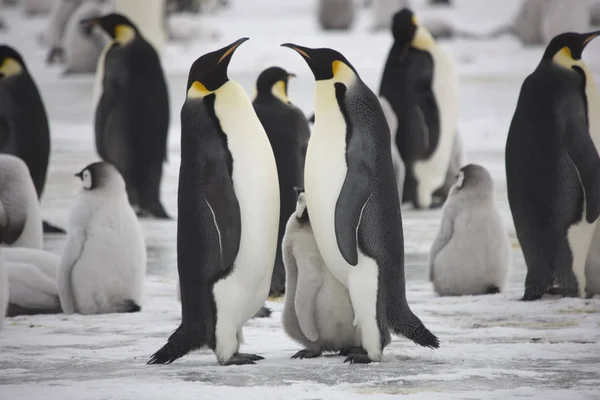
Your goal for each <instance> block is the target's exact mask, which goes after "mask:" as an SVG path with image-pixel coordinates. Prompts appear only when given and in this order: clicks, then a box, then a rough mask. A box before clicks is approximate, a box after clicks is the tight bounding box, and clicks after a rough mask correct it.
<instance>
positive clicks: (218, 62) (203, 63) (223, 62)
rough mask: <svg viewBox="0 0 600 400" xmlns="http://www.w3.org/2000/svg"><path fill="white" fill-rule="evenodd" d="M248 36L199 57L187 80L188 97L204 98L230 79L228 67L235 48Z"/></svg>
mask: <svg viewBox="0 0 600 400" xmlns="http://www.w3.org/2000/svg"><path fill="white" fill-rule="evenodd" d="M246 40H248V38H241V39H238V40H236V41H235V42H233V43H231V44H230V45H227V46H225V47H223V48H222V49H219V50H215V51H213V52H210V53H206V54H205V55H203V56H201V57H200V58H198V59H197V60H196V61H194V63H193V64H192V67H191V68H190V74H189V76H188V82H187V94H188V98H202V97H204V96H206V95H208V94H210V93H212V92H214V91H216V90H217V89H219V88H220V87H221V86H223V85H224V84H225V83H227V81H228V80H229V77H227V67H228V66H229V62H230V61H231V56H232V55H233V53H234V52H235V50H236V49H237V48H238V47H239V46H240V45H241V44H242V43H244V42H245V41H246Z"/></svg>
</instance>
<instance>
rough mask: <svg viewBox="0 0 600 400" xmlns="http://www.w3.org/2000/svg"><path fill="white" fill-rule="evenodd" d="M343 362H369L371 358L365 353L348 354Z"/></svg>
mask: <svg viewBox="0 0 600 400" xmlns="http://www.w3.org/2000/svg"><path fill="white" fill-rule="evenodd" d="M344 362H345V363H346V362H349V363H350V364H370V363H371V362H373V360H371V359H370V358H369V356H368V355H366V354H350V355H349V356H348V357H346V359H345V360H344Z"/></svg>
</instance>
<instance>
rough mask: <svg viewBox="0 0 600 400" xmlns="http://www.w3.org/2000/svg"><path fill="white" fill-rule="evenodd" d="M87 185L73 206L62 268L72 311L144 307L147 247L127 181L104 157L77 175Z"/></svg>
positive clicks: (66, 304)
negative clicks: (131, 201) (130, 197)
mask: <svg viewBox="0 0 600 400" xmlns="http://www.w3.org/2000/svg"><path fill="white" fill-rule="evenodd" d="M75 176H76V177H77V178H79V179H80V180H81V182H82V188H81V191H80V192H79V195H78V196H77V198H76V200H75V204H74V205H73V208H72V209H71V214H70V218H69V230H68V233H67V241H66V243H65V245H64V247H63V250H62V254H61V257H60V263H59V267H58V293H59V296H60V304H61V305H62V308H63V311H64V312H65V313H66V314H73V313H79V314H105V313H124V312H137V311H140V310H141V307H142V299H143V290H144V278H145V275H146V245H145V242H144V235H143V233H142V228H141V226H140V223H139V222H138V219H137V217H136V215H135V212H134V211H133V209H132V207H131V206H130V204H129V202H128V199H127V192H126V191H125V181H124V180H123V177H122V176H121V174H120V173H119V171H118V170H117V169H116V168H115V167H114V166H113V165H111V164H109V163H107V162H104V161H100V162H94V163H91V164H89V165H88V166H86V167H85V168H84V169H83V170H81V171H80V172H78V173H77V174H75Z"/></svg>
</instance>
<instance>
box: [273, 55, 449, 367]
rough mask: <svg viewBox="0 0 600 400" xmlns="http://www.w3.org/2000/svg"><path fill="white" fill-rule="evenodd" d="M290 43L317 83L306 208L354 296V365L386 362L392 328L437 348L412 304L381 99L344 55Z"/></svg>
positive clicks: (330, 261) (327, 256) (329, 260)
mask: <svg viewBox="0 0 600 400" xmlns="http://www.w3.org/2000/svg"><path fill="white" fill-rule="evenodd" d="M282 46H285V47H289V48H291V49H293V50H295V51H296V52H298V53H299V54H300V55H301V56H302V58H303V59H304V61H306V63H307V64H308V66H309V67H310V69H311V70H312V72H313V75H314V77H315V81H316V87H315V125H314V128H313V131H312V133H311V137H310V141H309V143H308V150H307V152H306V166H305V168H304V184H305V190H306V206H307V208H308V209H309V210H310V213H311V222H312V228H313V232H314V234H315V239H316V241H317V245H318V246H319V250H320V251H321V255H322V256H323V260H324V261H325V265H326V266H327V267H328V268H329V270H330V271H331V273H332V274H333V275H334V276H335V277H336V278H337V279H338V280H339V281H340V282H342V284H343V285H344V286H346V288H347V289H348V291H349V292H350V299H351V301H352V308H353V309H354V314H355V319H354V325H355V326H356V327H358V328H359V329H360V332H361V343H362V346H363V347H364V349H365V350H366V352H367V354H350V355H349V356H348V357H347V358H346V361H349V362H351V363H370V362H371V361H381V358H382V355H383V348H384V347H385V346H386V345H387V344H389V342H390V332H389V329H391V330H392V331H393V332H394V333H396V334H403V335H404V336H406V337H407V338H409V339H411V340H413V341H414V342H415V343H417V344H420V345H422V346H427V347H431V348H437V347H438V346H439V342H438V338H437V337H436V336H435V335H433V334H432V333H431V332H430V331H429V330H428V329H427V328H426V327H425V326H424V325H423V323H422V322H421V320H420V319H419V318H418V317H417V316H416V315H414V314H413V312H412V311H411V309H410V307H409V305H408V302H407V301H406V292H405V277H404V238H403V233H402V214H401V210H400V201H399V199H398V192H397V187H396V181H395V175H394V167H393V164H392V157H391V151H390V146H391V143H390V133H389V127H388V125H387V122H386V119H385V116H384V115H383V111H382V109H381V106H380V104H379V101H378V99H377V96H376V95H375V94H374V93H373V92H372V91H371V90H370V89H369V88H368V86H367V85H366V84H365V83H364V82H363V81H362V80H361V78H360V76H359V75H358V72H357V71H356V69H355V68H354V67H353V66H352V64H350V62H349V61H348V60H347V59H346V58H345V57H344V56H343V55H342V54H340V53H339V52H337V51H335V50H332V49H328V48H318V49H314V48H307V47H302V46H298V45H295V44H291V43H286V44H283V45H282Z"/></svg>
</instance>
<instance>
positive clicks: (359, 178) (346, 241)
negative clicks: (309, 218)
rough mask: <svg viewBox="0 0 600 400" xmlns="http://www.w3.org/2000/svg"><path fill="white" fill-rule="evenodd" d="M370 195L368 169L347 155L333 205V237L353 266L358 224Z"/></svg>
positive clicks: (356, 254) (355, 255)
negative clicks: (342, 179) (345, 172)
mask: <svg viewBox="0 0 600 400" xmlns="http://www.w3.org/2000/svg"><path fill="white" fill-rule="evenodd" d="M370 197H371V174H370V171H369V170H368V168H367V166H366V165H364V163H362V161H361V160H355V161H354V162H352V161H351V159H350V157H348V173H347V174H346V179H345V180H344V185H343V186H342V190H341V191H340V194H339V196H338V199H337V202H336V205H335V237H336V240H337V245H338V248H339V249H340V253H342V256H343V257H344V259H345V260H346V262H347V263H348V264H350V265H353V266H355V265H356V264H358V247H357V240H358V238H357V236H358V226H359V224H360V218H361V216H362V212H363V210H364V208H365V206H366V204H367V202H368V201H369V198H370Z"/></svg>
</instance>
